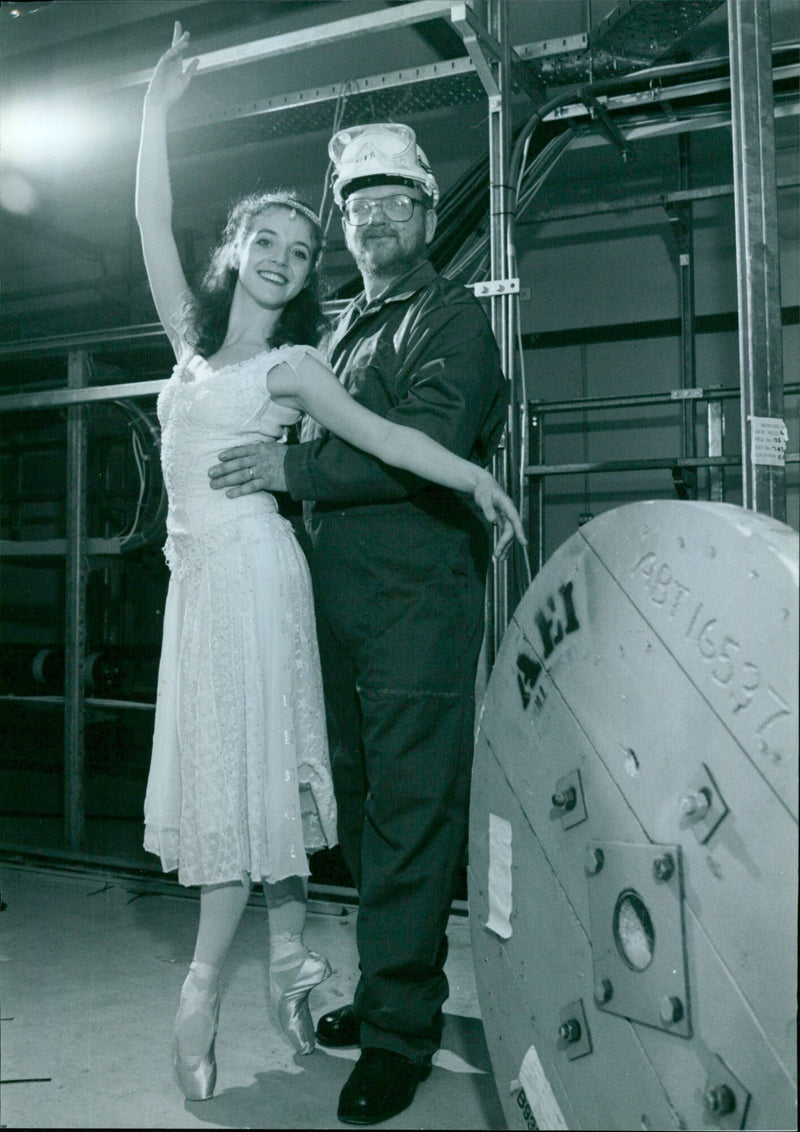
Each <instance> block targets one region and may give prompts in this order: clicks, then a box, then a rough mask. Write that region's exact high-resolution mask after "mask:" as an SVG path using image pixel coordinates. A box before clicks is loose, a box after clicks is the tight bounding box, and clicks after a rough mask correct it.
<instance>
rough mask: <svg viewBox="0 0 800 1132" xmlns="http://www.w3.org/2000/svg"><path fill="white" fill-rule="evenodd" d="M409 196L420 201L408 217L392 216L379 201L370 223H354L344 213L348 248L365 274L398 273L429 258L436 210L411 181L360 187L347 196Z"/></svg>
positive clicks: (371, 198)
mask: <svg viewBox="0 0 800 1132" xmlns="http://www.w3.org/2000/svg"><path fill="white" fill-rule="evenodd" d="M395 196H406V197H410V198H411V200H413V201H416V202H418V203H415V205H414V211H413V212H412V214H411V216H410V218H409V219H408V220H390V219H389V217H388V216H386V214H385V213H384V212H383V211H382V210H381V208H380V205H379V204H376V205H374V206H373V208H372V213H371V215H370V218H369V220H368V221H367V223H366V224H362V225H360V226H356V225H354V224H351V223H350V222H349V221H348V219H347V215H346V214H345V215H344V216H343V217H342V228H343V229H344V239H345V243H346V244H347V248H348V250H349V252H350V254H351V255H352V257H353V259H354V260H355V261H356V263H357V264H358V267H359V270H360V271H361V273H362V275H378V276H385V275H390V276H396V275H402V274H404V272H406V271H409V270H410V269H411V268H412V267H414V266H416V264H418V263H420V262H421V261H422V260H424V259H426V258H427V257H426V251H425V249H426V246H427V245H428V244H429V243H430V241H431V240H432V239H433V233H434V231H435V230H436V213H435V212H434V211H433V210H432V209H429V208H427V207H426V200H425V196H424V194H423V193H422V192H421V191H420V190H419V189H415V188H409V187H408V186H407V185H374V186H372V187H371V188H367V189H356V190H355V192H353V193H351V194H350V195H349V196H348V198H347V200H348V203H349V202H350V201H354V200H366V201H376V202H380V201H381V200H385V199H386V197H395Z"/></svg>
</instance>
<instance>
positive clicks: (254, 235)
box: [239, 206, 317, 308]
mask: <svg viewBox="0 0 800 1132" xmlns="http://www.w3.org/2000/svg"><path fill="white" fill-rule="evenodd" d="M316 243H317V242H316V238H315V234H314V231H313V229H312V227H311V224H310V223H309V222H308V220H306V219H305V217H303V216H301V215H299V214H298V213H296V212H295V211H294V210H291V209H288V208H283V207H281V206H273V207H268V208H265V209H264V210H263V211H262V212H259V213H257V214H256V215H255V216H254V217H253V219H252V222H251V224H250V226H249V228H248V231H247V233H246V234H245V236H244V238H243V240H242V243H241V245H240V252H239V283H240V284H241V286H242V287H243V288H244V290H245V291H246V292H247V294H248V295H249V296H250V297H251V298H252V299H253V300H254V301H255V302H257V303H258V304H259V306H265V307H269V308H275V307H285V306H286V304H287V303H288V302H289V300H290V299H293V298H294V297H295V295H297V294H298V293H299V292H300V291H301V290H302V289H303V286H304V285H305V282H306V279H307V278H308V275H309V272H310V271H311V267H312V264H313V262H314V256H315V253H316Z"/></svg>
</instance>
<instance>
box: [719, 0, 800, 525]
mask: <svg viewBox="0 0 800 1132" xmlns="http://www.w3.org/2000/svg"><path fill="white" fill-rule="evenodd" d="M769 9H770V6H769V4H765V3H763V0H728V42H729V48H730V57H731V118H732V124H733V183H734V204H735V216H736V279H737V289H738V297H739V381H740V386H741V437H742V502H743V505H744V506H745V507H746V508H748V509H750V510H753V511H761V512H766V513H768V514H770V515H772V516H773V517H774V518H776V519H780V520H782V521H785V519H786V474H785V469H784V468H783V467H774V466H770V465H767V464H763V463H759V462H758V460H757V457H756V454H755V453H754V452H753V450H752V438H753V418H754V417H767V418H774V419H782V417H783V344H782V331H781V308H780V260H779V250H778V201H777V188H776V181H775V124H774V106H773V92H772V67H771V50H772V45H771V36H770V10H769Z"/></svg>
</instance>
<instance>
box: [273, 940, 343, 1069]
mask: <svg viewBox="0 0 800 1132" xmlns="http://www.w3.org/2000/svg"><path fill="white" fill-rule="evenodd" d="M332 974H333V968H332V967H331V965H330V963H329V962H328V960H327V959H325V958H324V956H322V955H317V953H316V952H315V951H309V952H307V953H306V955H305V957H304V958H303V960H302V962H301V963H300V964H299V965H298V967H297V970H296V973H295V976H294V979H293V980H292V982H291V983H290V985H289V986H288V987H286V989H285V990H281V989H280V987H279V986H278V984H277V983H276V982H275V980H274V979H270V993H271V995H272V1002H273V1004H274V1006H275V1009H276V1010H277V1013H278V1021H279V1022H280V1025H281V1029H282V1030H283V1032H284V1034H286V1037H287V1038H288V1039H289V1041H290V1042H291V1043H292V1045H293V1046H294V1048H295V1049H296V1050H297V1052H298V1053H313V1052H314V1049H315V1043H314V1023H313V1022H312V1020H311V1011H310V1010H309V1008H308V996H309V995H310V994H311V992H312V990H313V989H314V987H318V986H319V984H320V983H323V982H324V981H325V980H326V979H327V978H329V977H330V976H331V975H332Z"/></svg>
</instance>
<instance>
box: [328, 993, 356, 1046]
mask: <svg viewBox="0 0 800 1132" xmlns="http://www.w3.org/2000/svg"><path fill="white" fill-rule="evenodd" d="M317 1041H318V1042H319V1044H320V1045H321V1046H333V1048H334V1049H337V1048H343V1047H344V1046H357V1045H360V1043H361V1019H360V1018H359V1017H358V1015H357V1014H356V1013H355V1011H354V1010H353V1004H352V1002H349V1003H348V1004H347V1006H340V1007H339V1009H338V1010H332V1011H331V1012H330V1014H323V1015H322V1017H321V1018H320V1020H319V1022H317Z"/></svg>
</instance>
